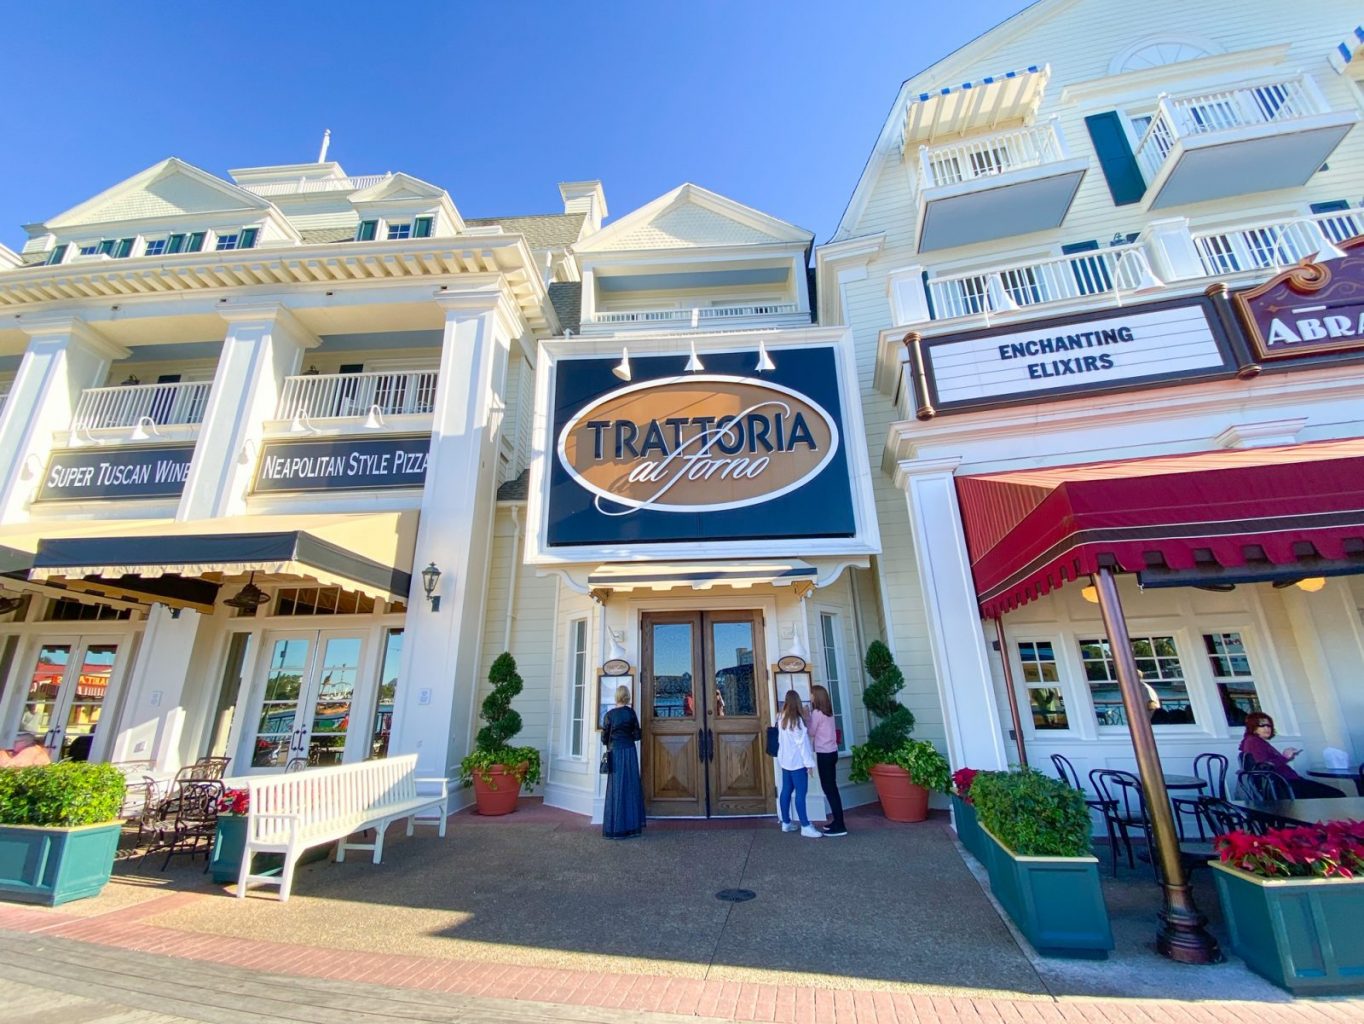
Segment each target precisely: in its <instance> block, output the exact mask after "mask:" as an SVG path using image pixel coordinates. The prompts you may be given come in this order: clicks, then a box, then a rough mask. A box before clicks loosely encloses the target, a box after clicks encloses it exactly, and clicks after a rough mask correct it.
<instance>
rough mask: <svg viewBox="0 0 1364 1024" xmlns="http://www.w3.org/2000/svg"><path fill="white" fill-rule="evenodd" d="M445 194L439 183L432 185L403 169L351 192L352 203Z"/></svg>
mask: <svg viewBox="0 0 1364 1024" xmlns="http://www.w3.org/2000/svg"><path fill="white" fill-rule="evenodd" d="M443 195H445V189H443V188H441V187H440V186H439V185H432V184H431V183H430V182H429V181H422V180H421V179H420V178H414V177H412V175H410V174H403V173H402V172H401V171H399V172H397V173H395V174H390V175H389V176H388V177H386V178H384V180H383V181H380V182H378V183H376V184H374V185H371V186H370V187H369V188H362V189H360V190H359V191H358V192H354V193H352V194H351V197H350V201H351V202H352V203H379V202H388V201H401V200H403V199H439V198H440V197H441V196H443Z"/></svg>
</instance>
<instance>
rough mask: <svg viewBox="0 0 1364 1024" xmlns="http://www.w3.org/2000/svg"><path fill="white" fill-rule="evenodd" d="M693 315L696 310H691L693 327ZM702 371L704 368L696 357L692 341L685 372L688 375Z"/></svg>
mask: <svg viewBox="0 0 1364 1024" xmlns="http://www.w3.org/2000/svg"><path fill="white" fill-rule="evenodd" d="M695 313H696V310H694V309H693V310H692V314H693V317H692V326H695ZM704 369H705V366H704V365H702V363H701V359H700V357H699V356H697V354H696V341H695V340H694V339H693V341H692V343H691V358H690V359H688V360H687V372H688V373H696V372H698V371H700V370H704Z"/></svg>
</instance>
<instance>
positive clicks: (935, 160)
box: [919, 120, 1066, 188]
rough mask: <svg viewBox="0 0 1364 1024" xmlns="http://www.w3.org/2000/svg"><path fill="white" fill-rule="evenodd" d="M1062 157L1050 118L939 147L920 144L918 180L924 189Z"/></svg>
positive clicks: (1063, 157)
mask: <svg viewBox="0 0 1364 1024" xmlns="http://www.w3.org/2000/svg"><path fill="white" fill-rule="evenodd" d="M1065 156H1066V154H1065V151H1064V149H1063V147H1062V145H1061V136H1060V134H1059V133H1058V132H1057V130H1056V125H1055V122H1054V120H1053V121H1049V122H1047V123H1046V124H1043V125H1035V126H1032V127H1028V128H1015V129H1012V130H1010V131H1004V132H995V133H993V134H990V135H980V136H976V137H974V138H971V139H966V140H963V141H959V142H950V143H947V144H944V145H940V146H920V147H919V180H920V182H922V185H923V187H924V188H936V187H938V186H941V185H956V184H958V183H960V182H963V181H975V180H977V179H980V178H990V177H994V176H995V175H999V174H1004V173H1005V172H1007V171H1018V170H1022V169H1024V168H1027V167H1040V166H1042V165H1044V164H1049V163H1056V162H1057V161H1060V160H1064V159H1065Z"/></svg>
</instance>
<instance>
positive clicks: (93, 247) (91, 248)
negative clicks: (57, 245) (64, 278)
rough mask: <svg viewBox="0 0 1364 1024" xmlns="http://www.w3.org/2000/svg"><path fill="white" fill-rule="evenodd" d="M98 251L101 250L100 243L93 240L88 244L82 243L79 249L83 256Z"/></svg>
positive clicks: (91, 254) (79, 253)
mask: <svg viewBox="0 0 1364 1024" xmlns="http://www.w3.org/2000/svg"><path fill="white" fill-rule="evenodd" d="M98 252H99V243H98V242H91V243H90V244H88V245H82V246H81V247H80V248H79V249H78V250H77V253H78V255H81V256H94V255H95V254H96V253H98Z"/></svg>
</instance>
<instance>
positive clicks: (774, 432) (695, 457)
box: [559, 374, 838, 515]
mask: <svg viewBox="0 0 1364 1024" xmlns="http://www.w3.org/2000/svg"><path fill="white" fill-rule="evenodd" d="M837 450H838V424H837V423H835V422H834V419H833V417H832V416H830V415H829V414H828V412H826V411H825V410H824V409H823V408H821V407H820V406H819V405H817V404H816V403H814V402H812V401H811V400H810V399H808V398H806V397H805V396H804V395H802V394H800V393H799V392H797V391H792V390H791V389H790V388H786V387H782V386H781V385H779V384H771V383H768V382H766V381H756V380H750V379H747V378H744V377H726V376H719V375H713V374H712V375H705V374H698V375H688V376H686V377H667V378H664V379H662V380H652V381H645V382H643V383H639V384H633V385H630V386H628V387H623V388H619V389H618V390H616V391H612V392H610V393H608V394H606V395H603V396H602V397H601V398H599V399H597V400H596V401H595V402H593V403H592V404H591V405H589V406H587V407H585V408H584V409H582V410H581V411H580V412H579V413H578V414H577V415H576V416H574V417H573V418H572V419H571V420H569V421H568V423H567V424H566V425H565V426H564V429H563V432H562V433H561V434H560V435H559V460H560V462H561V463H562V464H563V466H564V468H565V469H566V470H568V472H569V474H570V475H571V476H572V477H573V479H575V480H576V481H577V482H578V483H580V484H582V486H583V487H585V488H587V489H588V490H589V491H591V492H592V493H594V494H595V495H596V496H597V497H596V506H597V509H598V511H600V512H602V513H603V514H605V515H629V514H630V513H632V512H635V511H637V510H639V509H651V510H654V511H658V512H707V511H718V510H720V509H727V508H743V507H744V506H747V505H757V504H760V503H762V502H764V501H769V500H771V499H772V498H775V497H777V496H778V495H782V494H785V493H787V492H788V491H791V490H794V489H795V488H797V487H799V486H800V485H801V484H803V483H805V482H806V481H807V480H810V479H812V478H813V477H814V476H816V475H817V474H818V473H819V471H820V470H821V469H823V468H824V466H825V465H826V464H827V463H828V461H829V460H830V459H831V458H833V456H834V453H835V452H836V451H837ZM603 502H606V503H607V504H606V505H604V504H603ZM610 505H616V506H621V507H620V508H614V509H613V508H611V507H610Z"/></svg>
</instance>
